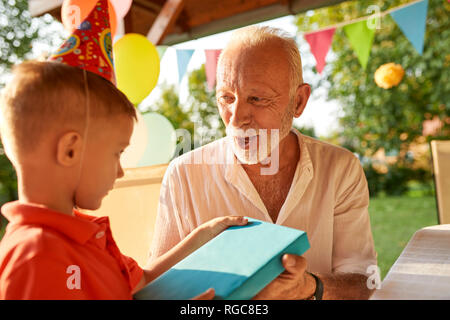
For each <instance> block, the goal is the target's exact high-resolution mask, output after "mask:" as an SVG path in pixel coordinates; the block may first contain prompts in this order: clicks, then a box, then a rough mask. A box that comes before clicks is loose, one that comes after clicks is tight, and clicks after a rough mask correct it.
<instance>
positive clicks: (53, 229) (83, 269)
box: [0, 201, 143, 299]
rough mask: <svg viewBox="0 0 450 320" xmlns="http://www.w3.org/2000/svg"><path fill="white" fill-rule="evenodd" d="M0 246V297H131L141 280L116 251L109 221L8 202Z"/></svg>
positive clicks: (137, 270) (131, 262)
mask: <svg viewBox="0 0 450 320" xmlns="http://www.w3.org/2000/svg"><path fill="white" fill-rule="evenodd" d="M2 213H3V215H4V216H5V217H6V218H7V219H8V220H9V224H8V226H7V229H6V233H5V235H4V237H3V239H2V241H1V242H0V299H131V298H132V295H131V292H132V289H133V288H134V287H135V286H136V285H137V284H138V282H139V281H140V280H141V278H142V276H143V270H142V269H141V268H140V267H139V266H138V264H137V263H136V262H135V261H134V260H133V259H131V258H130V257H127V256H125V255H123V254H121V253H120V251H119V248H118V247H117V245H116V243H115V242H114V239H113V237H112V235H111V229H110V226H109V219H108V217H92V216H88V215H85V214H82V213H80V212H78V211H76V210H74V216H69V215H67V214H63V213H59V212H55V211H52V210H49V209H46V208H43V207H40V206H38V205H31V204H22V203H19V202H18V201H15V202H10V203H7V204H5V205H4V206H3V207H2Z"/></svg>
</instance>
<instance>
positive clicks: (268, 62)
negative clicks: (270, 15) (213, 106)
mask: <svg viewBox="0 0 450 320" xmlns="http://www.w3.org/2000/svg"><path fill="white" fill-rule="evenodd" d="M289 79H290V69H289V63H288V59H287V54H286V53H285V51H283V50H282V49H281V47H280V44H278V43H270V44H265V45H263V46H259V47H254V48H245V47H243V46H239V45H237V46H231V47H228V48H227V49H226V51H225V52H224V54H223V56H222V58H221V60H220V63H219V65H218V69H217V104H218V107H219V112H220V115H221V117H222V120H223V121H224V123H225V126H226V131H227V137H228V138H229V139H232V146H233V150H234V153H235V155H236V157H237V158H238V159H239V160H240V161H241V162H243V163H244V164H256V163H260V162H262V161H264V160H265V159H266V158H267V157H268V156H269V155H270V153H271V152H272V151H273V150H274V148H276V147H277V146H278V144H279V142H280V141H281V140H282V139H283V138H285V137H286V136H287V135H288V134H289V131H290V128H291V126H292V121H293V114H294V108H295V107H294V105H295V101H294V97H291V96H290V80H289ZM258 151H259V153H258Z"/></svg>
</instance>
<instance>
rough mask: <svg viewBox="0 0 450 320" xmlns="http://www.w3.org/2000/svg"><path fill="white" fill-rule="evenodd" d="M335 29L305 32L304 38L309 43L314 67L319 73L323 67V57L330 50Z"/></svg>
mask: <svg viewBox="0 0 450 320" xmlns="http://www.w3.org/2000/svg"><path fill="white" fill-rule="evenodd" d="M335 31H336V28H332V29H327V30H323V31H318V32H313V33H308V34H305V39H306V41H308V43H309V46H310V48H311V53H312V54H313V55H314V58H315V59H316V69H317V71H318V72H319V73H322V70H323V68H324V67H325V57H326V56H327V53H328V51H329V50H330V47H331V42H332V41H333V35H334V32H335Z"/></svg>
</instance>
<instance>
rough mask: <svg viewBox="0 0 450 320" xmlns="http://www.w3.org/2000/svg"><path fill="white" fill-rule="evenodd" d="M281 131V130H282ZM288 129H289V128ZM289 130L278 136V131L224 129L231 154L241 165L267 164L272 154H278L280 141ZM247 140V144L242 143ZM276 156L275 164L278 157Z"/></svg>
mask: <svg viewBox="0 0 450 320" xmlns="http://www.w3.org/2000/svg"><path fill="white" fill-rule="evenodd" d="M282 129H283V128H282ZM289 129H290V128H289ZM289 131H290V130H283V131H282V132H281V136H280V130H279V129H259V130H255V129H247V130H245V131H244V130H242V129H235V128H232V127H230V126H229V127H227V128H226V133H227V139H229V143H230V145H231V146H232V149H233V152H234V154H235V156H236V158H238V160H239V161H240V162H241V163H243V164H248V165H252V164H258V163H261V164H263V165H266V164H269V163H270V162H271V158H273V156H274V152H279V148H278V146H279V144H280V141H281V140H283V139H284V138H285V137H286V136H287V135H288V134H289ZM244 138H247V139H245V140H248V142H247V143H245V142H244ZM244 145H245V146H246V147H247V148H245V147H243V146H244ZM276 156H277V162H278V158H279V155H276Z"/></svg>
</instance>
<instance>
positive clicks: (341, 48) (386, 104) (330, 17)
mask: <svg viewBox="0 0 450 320" xmlns="http://www.w3.org/2000/svg"><path fill="white" fill-rule="evenodd" d="M406 2H410V1H394V0H390V1H349V2H344V3H342V4H340V5H338V6H335V7H328V8H323V9H319V10H315V11H313V12H307V13H305V14H302V15H299V17H298V20H297V25H298V26H299V30H302V31H306V30H310V29H316V28H320V27H324V26H327V25H332V24H335V23H338V22H342V21H346V20H350V19H353V18H357V17H361V16H365V15H368V14H369V13H368V12H367V8H368V7H369V6H370V5H373V4H375V5H379V7H380V9H381V11H385V10H387V9H389V8H392V7H395V6H397V5H399V4H402V3H406ZM449 12H450V4H449V3H447V2H445V1H441V0H431V1H429V8H428V18H427V24H426V35H425V47H424V53H423V55H422V56H421V55H419V54H418V53H417V52H416V51H415V49H414V48H413V46H412V45H411V44H410V43H409V41H408V39H407V38H406V37H405V36H404V35H403V33H402V31H401V30H400V29H399V27H398V26H397V25H396V23H395V22H394V21H393V19H392V18H391V17H390V16H389V15H386V16H385V17H383V18H382V20H381V24H380V27H381V28H380V29H378V30H376V32H375V39H374V43H373V47H372V50H371V53H370V58H369V62H368V65H367V69H366V70H363V69H362V67H361V66H360V64H359V62H358V59H357V57H356V55H355V54H354V51H353V49H352V48H351V47H350V44H349V41H348V39H347V38H346V36H345V34H344V31H343V28H338V29H337V30H336V33H335V36H334V39H333V44H332V50H333V53H334V55H335V56H336V57H335V59H334V60H333V61H332V62H330V64H329V65H330V66H329V68H328V69H326V70H329V71H328V72H326V80H327V81H328V82H329V83H331V84H332V85H331V86H330V89H329V91H328V98H329V99H330V100H333V99H336V100H338V101H339V102H340V103H341V105H342V106H343V112H344V116H343V117H342V119H341V125H342V132H341V136H342V137H343V139H344V140H346V141H345V142H344V143H345V144H347V145H349V146H351V147H352V149H353V150H354V151H357V152H358V153H360V154H363V155H367V154H373V153H375V152H376V151H377V150H379V149H381V148H384V149H385V150H386V151H389V150H400V151H406V150H408V147H409V145H410V143H411V142H413V141H414V140H415V139H417V137H419V136H420V135H421V134H422V123H423V121H424V120H426V119H430V118H432V117H433V116H434V115H437V116H439V117H440V119H442V120H444V123H445V126H446V128H444V130H443V132H448V128H449V123H447V122H445V119H446V117H448V115H449V113H450V68H449V67H450V19H448V15H449ZM372 13H373V12H372ZM307 26H309V27H307ZM388 62H395V63H398V64H401V65H402V67H403V68H404V70H405V77H404V79H403V81H402V82H401V83H400V85H399V86H397V87H394V88H391V89H389V90H386V89H382V88H379V87H378V86H377V85H376V84H375V82H374V80H373V75H374V72H375V70H376V69H377V68H378V67H379V66H380V65H382V64H384V63H388ZM402 133H406V134H404V135H402ZM363 142H364V143H363ZM400 154H401V155H405V152H400ZM400 161H402V159H400Z"/></svg>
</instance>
